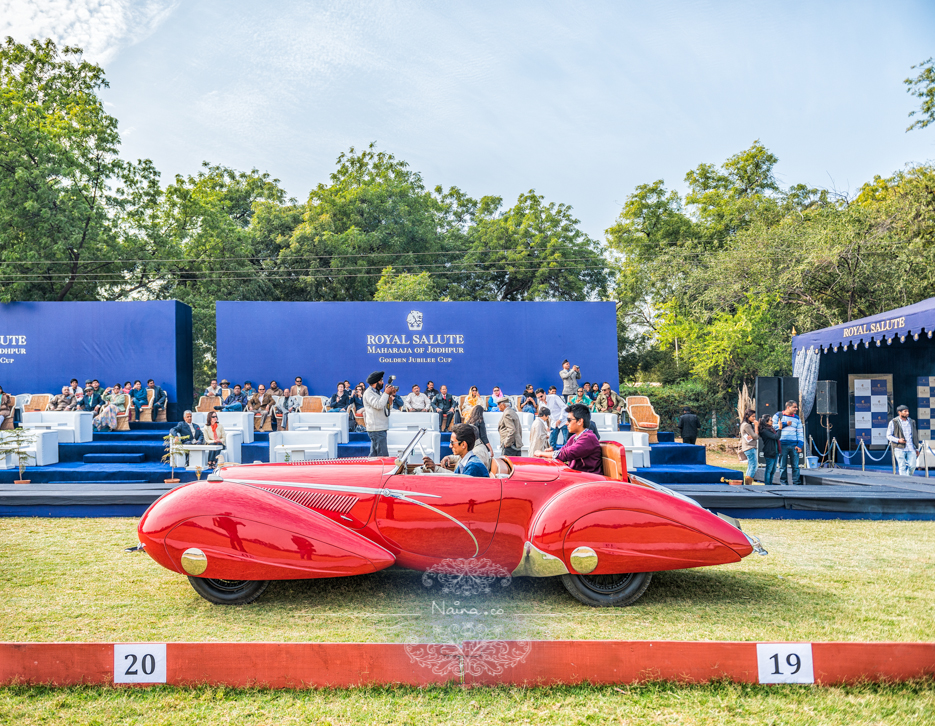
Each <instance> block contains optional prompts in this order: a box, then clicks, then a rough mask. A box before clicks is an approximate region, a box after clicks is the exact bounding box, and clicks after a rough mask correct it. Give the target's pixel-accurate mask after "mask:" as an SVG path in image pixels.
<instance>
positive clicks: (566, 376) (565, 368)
mask: <svg viewBox="0 0 935 726" xmlns="http://www.w3.org/2000/svg"><path fill="white" fill-rule="evenodd" d="M558 374H559V375H560V376H561V377H562V398H564V399H565V401H566V402H567V401H570V400H571V398H572V396H574V395H575V392H576V391H577V390H578V381H579V380H580V379H581V369H580V368H579V367H578V366H573V365H571V364H570V363H569V362H568V359H565V360H563V361H562V370H560V371H559V372H558Z"/></svg>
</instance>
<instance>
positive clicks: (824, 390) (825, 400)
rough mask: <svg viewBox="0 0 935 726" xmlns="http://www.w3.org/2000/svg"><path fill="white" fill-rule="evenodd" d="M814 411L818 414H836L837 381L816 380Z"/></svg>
mask: <svg viewBox="0 0 935 726" xmlns="http://www.w3.org/2000/svg"><path fill="white" fill-rule="evenodd" d="M815 413H817V414H818V415H819V416H837V415H838V383H837V381H818V387H817V388H816V389H815Z"/></svg>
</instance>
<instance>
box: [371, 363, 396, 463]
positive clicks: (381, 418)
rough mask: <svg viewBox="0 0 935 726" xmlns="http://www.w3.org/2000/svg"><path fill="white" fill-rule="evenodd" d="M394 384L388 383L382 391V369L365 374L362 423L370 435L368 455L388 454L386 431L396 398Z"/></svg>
mask: <svg viewBox="0 0 935 726" xmlns="http://www.w3.org/2000/svg"><path fill="white" fill-rule="evenodd" d="M398 390H399V389H398V388H397V387H396V386H393V385H390V386H387V387H386V391H385V392H384V391H383V371H374V372H373V373H371V374H370V375H369V376H367V390H366V391H364V424H365V426H366V427H367V435H368V436H369V437H370V456H389V455H390V451H389V449H388V448H387V445H386V431H387V429H389V427H390V409H391V408H392V406H393V399H394V398H396V391H398Z"/></svg>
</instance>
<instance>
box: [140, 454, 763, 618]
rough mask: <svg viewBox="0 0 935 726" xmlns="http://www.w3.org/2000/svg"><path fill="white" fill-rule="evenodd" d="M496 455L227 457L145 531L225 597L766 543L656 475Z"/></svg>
mask: <svg viewBox="0 0 935 726" xmlns="http://www.w3.org/2000/svg"><path fill="white" fill-rule="evenodd" d="M607 445H608V444H605V446H607ZM614 446H619V445H616V444H614ZM619 455H620V457H621V458H623V457H624V456H625V454H624V452H623V449H622V447H620V452H619ZM623 461H624V462H625V459H623ZM497 462H498V463H499V466H498V467H497V469H499V470H500V472H501V475H500V476H496V475H494V476H491V477H490V478H475V477H467V476H461V475H453V474H447V475H446V474H422V475H416V474H407V473H397V472H399V471H405V467H403V466H401V465H400V464H399V462H398V461H394V460H393V459H391V458H386V459H344V460H340V459H339V460H331V461H323V462H296V463H287V464H251V465H232V466H227V467H225V468H223V469H221V470H220V471H218V472H217V473H216V475H215V476H213V477H211V479H210V480H209V481H202V482H192V483H190V484H185V485H182V486H180V487H177V488H176V489H173V490H172V491H171V492H168V493H167V494H165V495H164V496H162V497H161V498H160V499H159V500H158V501H156V502H155V503H154V504H153V505H152V506H151V507H150V508H149V510H147V512H146V513H145V514H144V515H143V517H142V519H141V520H140V523H139V539H140V543H141V545H142V546H143V547H144V548H145V550H146V552H147V553H148V554H149V555H150V556H151V557H152V558H153V559H154V560H156V562H158V563H159V564H161V565H162V566H164V567H166V568H168V569H170V570H173V571H175V572H178V573H181V574H185V575H189V576H190V579H191V580H192V584H193V585H194V586H195V588H196V590H198V591H199V592H200V593H201V594H202V595H205V596H206V597H208V599H211V600H213V601H215V602H242V601H249V600H248V599H247V600H244V599H236V598H234V597H231V598H230V599H227V600H225V599H223V598H222V599H220V600H218V599H215V598H212V597H210V596H209V595H210V593H208V594H206V593H205V592H204V591H203V589H201V588H200V587H199V586H201V585H207V584H208V583H222V584H223V583H230V589H231V590H236V589H237V587H235V585H236V583H249V582H257V581H270V580H296V579H308V578H317V577H342V576H347V575H362V574H367V573H372V572H376V571H378V570H382V569H384V568H386V567H389V566H391V565H399V566H402V567H405V568H410V569H416V570H423V571H424V570H429V569H431V568H432V567H433V566H437V565H439V564H440V563H442V562H444V561H445V560H452V559H458V560H462V559H463V560H476V561H481V560H485V561H487V562H492V563H494V564H495V565H496V566H498V567H499V568H502V570H505V571H506V572H507V573H511V574H512V575H513V576H554V575H565V576H571V577H572V578H574V577H576V576H587V578H589V582H597V581H599V580H600V578H599V576H601V575H611V576H614V577H617V578H618V579H619V576H621V573H627V574H632V573H652V572H657V571H661V570H676V569H683V568H689V567H704V566H709V565H721V564H725V563H729V562H737V561H739V560H740V559H741V558H742V557H745V556H746V555H748V554H750V553H751V552H752V551H753V549H754V547H755V546H756V547H757V548H759V547H758V542H757V541H756V540H755V539H754V538H748V537H747V536H746V535H745V534H744V533H743V532H742V531H741V530H740V529H739V527H738V526H734V524H731V523H729V522H728V521H725V520H724V519H722V518H720V517H718V516H716V515H714V514H712V513H711V512H708V511H707V510H705V509H703V508H701V507H700V506H698V505H697V504H696V503H694V502H693V501H691V500H689V499H687V498H685V497H681V496H679V495H676V494H674V493H672V492H668V490H665V489H662V488H659V487H655V485H652V484H650V483H648V482H639V483H638V482H636V481H616V480H611V479H608V478H606V477H603V476H599V475H596V474H587V473H582V472H578V471H574V470H572V469H570V468H568V467H567V466H565V465H563V464H561V463H559V462H553V461H550V460H543V459H532V458H518V457H510V458H509V459H498V460H497ZM623 471H626V465H625V463H624V464H623ZM186 553H188V554H186ZM196 578H200V579H202V580H206V581H207V583H202V582H199V581H198V579H196ZM605 580H606V578H605ZM646 584H647V585H648V577H647V578H646ZM566 586H568V583H566ZM264 587H265V585H264ZM241 589H242V587H241ZM254 589H255V588H254ZM643 590H645V586H644V587H643ZM257 594H259V593H257ZM573 594H574V593H573ZM641 594H642V590H641V591H640V592H639V595H641ZM576 596H577V595H576ZM637 597H638V595H637ZM250 599H252V598H250ZM579 599H581V598H580V597H579ZM634 599H635V598H634ZM589 604H595V605H597V604H629V603H616V602H607V603H603V602H590V603H589Z"/></svg>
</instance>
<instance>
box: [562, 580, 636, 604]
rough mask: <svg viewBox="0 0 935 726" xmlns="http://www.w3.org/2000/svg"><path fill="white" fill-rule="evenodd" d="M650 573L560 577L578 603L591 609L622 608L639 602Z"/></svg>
mask: <svg viewBox="0 0 935 726" xmlns="http://www.w3.org/2000/svg"><path fill="white" fill-rule="evenodd" d="M652 579H653V573H651V572H631V573H627V574H615V575H562V584H564V585H565V589H566V590H568V592H570V593H571V595H572V597H574V598H575V599H576V600H578V601H579V602H583V603H584V604H585V605H590V606H591V607H596V608H601V607H612V606H617V607H622V606H624V605H632V604H633V603H635V602H636V601H637V600H639V599H640V598H641V597H642V596H643V593H644V592H646V588H647V587H649V582H650V580H652Z"/></svg>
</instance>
